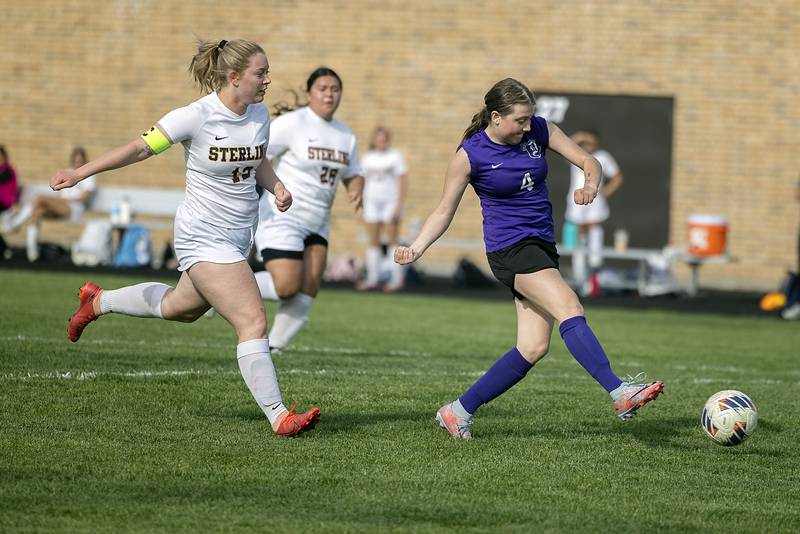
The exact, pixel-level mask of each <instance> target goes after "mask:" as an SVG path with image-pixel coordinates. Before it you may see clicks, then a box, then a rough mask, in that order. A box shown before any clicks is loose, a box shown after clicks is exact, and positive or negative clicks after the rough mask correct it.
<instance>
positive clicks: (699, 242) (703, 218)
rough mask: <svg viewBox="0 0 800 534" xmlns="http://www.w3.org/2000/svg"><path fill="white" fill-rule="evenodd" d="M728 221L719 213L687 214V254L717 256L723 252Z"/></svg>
mask: <svg viewBox="0 0 800 534" xmlns="http://www.w3.org/2000/svg"><path fill="white" fill-rule="evenodd" d="M727 237H728V221H727V220H726V219H725V217H723V216H721V215H689V254H692V255H694V256H719V255H721V254H725V249H726V246H727Z"/></svg>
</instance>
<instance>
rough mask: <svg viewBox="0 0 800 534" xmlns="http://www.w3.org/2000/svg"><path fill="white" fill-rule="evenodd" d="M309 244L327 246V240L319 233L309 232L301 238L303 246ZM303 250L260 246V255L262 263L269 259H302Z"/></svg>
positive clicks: (308, 245)
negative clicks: (309, 233)
mask: <svg viewBox="0 0 800 534" xmlns="http://www.w3.org/2000/svg"><path fill="white" fill-rule="evenodd" d="M311 245H322V246H324V247H327V246H328V240H327V239H325V238H324V237H322V236H321V235H319V234H311V235H309V236H308V237H306V238H305V239H304V240H303V246H304V247H306V248H308V247H310V246H311ZM304 252H305V251H304V250H278V249H277V248H262V249H261V257H262V258H263V259H264V263H267V262H268V261H269V260H278V259H287V260H302V259H303V253H304Z"/></svg>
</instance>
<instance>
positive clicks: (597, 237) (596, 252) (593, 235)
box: [589, 226, 603, 271]
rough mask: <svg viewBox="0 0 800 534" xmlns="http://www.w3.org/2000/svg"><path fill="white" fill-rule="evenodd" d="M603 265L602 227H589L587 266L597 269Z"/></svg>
mask: <svg viewBox="0 0 800 534" xmlns="http://www.w3.org/2000/svg"><path fill="white" fill-rule="evenodd" d="M602 266H603V227H602V226H592V227H591V228H589V268H590V269H591V270H593V271H597V270H598V269H600V267H602Z"/></svg>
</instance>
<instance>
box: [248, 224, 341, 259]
mask: <svg viewBox="0 0 800 534" xmlns="http://www.w3.org/2000/svg"><path fill="white" fill-rule="evenodd" d="M329 231H330V226H329V224H328V223H326V224H325V226H323V227H322V228H321V229H319V230H316V231H315V230H312V229H310V228H308V227H306V226H304V225H302V224H300V223H299V222H298V221H296V220H294V219H292V218H290V217H272V218H270V219H268V220H266V221H262V222H260V223H259V225H258V230H257V231H256V238H255V239H256V248H257V249H258V250H259V251H262V250H264V249H272V250H283V251H289V252H302V251H303V250H305V248H306V241H307V240H308V238H309V236H314V235H317V236H319V237H321V238H323V239H324V240H325V244H326V245H327V242H328V233H329ZM315 242H319V241H315Z"/></svg>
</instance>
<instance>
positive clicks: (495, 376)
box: [458, 347, 533, 413]
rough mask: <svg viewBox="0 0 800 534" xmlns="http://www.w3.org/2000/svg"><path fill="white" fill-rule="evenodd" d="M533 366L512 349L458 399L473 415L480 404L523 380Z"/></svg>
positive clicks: (515, 349) (515, 348)
mask: <svg viewBox="0 0 800 534" xmlns="http://www.w3.org/2000/svg"><path fill="white" fill-rule="evenodd" d="M531 367H533V364H532V363H530V362H529V361H528V360H526V359H525V358H523V357H522V354H520V352H519V351H518V350H517V347H514V348H513V349H511V350H510V351H508V352H507V353H505V354H504V355H503V356H502V357H501V358H500V359H499V360H497V361H496V362H494V364H493V365H492V366H491V367H490V368H489V370H488V371H486V373H485V374H484V375H483V376H482V377H480V378H479V379H478V380H477V381H476V382H475V383H474V384H472V386H471V387H470V388H469V389H468V390H467V391H466V392H465V393H464V394H463V395H461V397H460V398H459V399H458V400H459V401H460V402H461V406H463V407H464V409H465V410H466V411H467V412H469V413H475V410H477V409H478V408H479V407H480V406H481V405H482V404H486V403H487V402H489V401H491V400H492V399H494V398H495V397H497V396H499V395H502V394H503V393H505V392H506V391H508V390H509V389H510V388H511V386H513V385H514V384H516V383H517V382H519V381H520V380H522V379H523V378H525V375H526V374H527V373H528V371H530V370H531Z"/></svg>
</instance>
